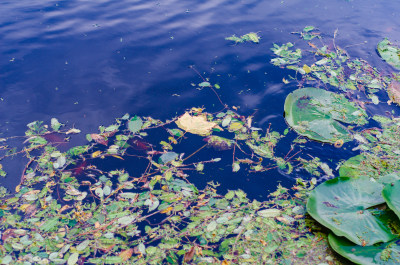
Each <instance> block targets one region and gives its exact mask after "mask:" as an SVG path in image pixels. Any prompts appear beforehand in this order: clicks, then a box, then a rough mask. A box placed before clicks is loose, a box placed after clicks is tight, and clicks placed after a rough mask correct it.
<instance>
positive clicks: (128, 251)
mask: <svg viewBox="0 0 400 265" xmlns="http://www.w3.org/2000/svg"><path fill="white" fill-rule="evenodd" d="M132 254H133V248H129V249H126V250H124V251H121V253H119V255H118V256H119V257H120V258H121V259H122V260H123V261H127V260H128V259H130V258H131V256H132Z"/></svg>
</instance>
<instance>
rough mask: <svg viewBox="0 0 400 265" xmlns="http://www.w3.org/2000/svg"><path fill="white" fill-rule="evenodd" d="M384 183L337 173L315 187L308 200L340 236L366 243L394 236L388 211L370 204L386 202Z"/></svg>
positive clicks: (315, 213)
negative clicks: (336, 176)
mask: <svg viewBox="0 0 400 265" xmlns="http://www.w3.org/2000/svg"><path fill="white" fill-rule="evenodd" d="M382 188H383V185H382V184H380V183H377V182H372V181H370V180H369V179H368V177H360V178H349V177H338V178H335V179H331V180H328V181H326V182H324V183H323V184H321V185H319V186H318V187H317V188H315V189H314V190H313V191H312V192H311V193H310V197H309V199H308V201H307V211H308V213H309V214H310V215H311V216H312V217H313V218H314V219H315V220H317V221H318V222H319V223H320V224H322V225H324V226H326V227H327V228H329V229H330V230H332V232H334V233H335V234H336V235H338V236H344V237H346V238H347V239H349V240H350V241H352V242H354V243H356V244H358V245H363V246H370V245H373V244H375V243H379V242H387V241H389V240H392V239H393V238H395V235H394V234H393V233H392V232H391V230H390V228H389V226H388V220H389V219H388V215H389V213H388V211H380V210H376V209H372V208H371V207H373V206H377V205H379V204H382V203H384V202H385V201H384V199H383V197H382V194H381V192H382Z"/></svg>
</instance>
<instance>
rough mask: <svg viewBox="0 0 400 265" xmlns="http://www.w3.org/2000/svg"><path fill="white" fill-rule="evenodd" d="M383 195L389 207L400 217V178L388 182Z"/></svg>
mask: <svg viewBox="0 0 400 265" xmlns="http://www.w3.org/2000/svg"><path fill="white" fill-rule="evenodd" d="M382 196H383V198H384V199H385V201H386V203H387V205H388V206H389V208H390V209H391V210H392V211H393V212H394V213H395V214H396V215H397V216H398V217H399V218H400V180H396V181H394V182H392V183H389V184H387V185H386V186H385V188H384V189H383V190H382Z"/></svg>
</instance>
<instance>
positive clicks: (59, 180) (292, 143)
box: [0, 26, 400, 265]
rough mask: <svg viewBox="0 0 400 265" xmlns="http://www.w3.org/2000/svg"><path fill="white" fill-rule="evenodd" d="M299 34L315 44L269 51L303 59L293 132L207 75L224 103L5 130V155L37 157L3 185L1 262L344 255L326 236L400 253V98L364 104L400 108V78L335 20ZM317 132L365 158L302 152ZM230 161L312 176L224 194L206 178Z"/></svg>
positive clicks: (263, 260) (368, 256) (370, 255)
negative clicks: (94, 124) (232, 102)
mask: <svg viewBox="0 0 400 265" xmlns="http://www.w3.org/2000/svg"><path fill="white" fill-rule="evenodd" d="M294 34H298V35H299V37H300V38H301V39H303V40H305V43H306V45H307V47H306V48H304V47H302V48H303V49H301V48H298V47H295V46H294V44H292V43H286V44H282V45H278V44H274V46H273V48H272V52H273V54H274V55H273V56H274V58H273V59H272V60H271V63H272V64H274V65H276V66H279V67H282V68H286V69H289V70H294V71H295V74H294V75H290V76H288V77H287V78H284V79H283V80H282V81H283V82H284V83H285V84H290V83H291V82H295V84H296V85H297V86H298V87H299V88H298V89H297V90H294V91H288V93H287V94H288V96H287V99H286V103H285V106H282V111H283V108H284V109H285V115H286V117H285V118H286V120H287V122H288V125H289V128H287V129H286V130H284V131H283V132H278V131H274V130H273V125H270V126H269V127H268V128H267V129H264V128H258V127H257V125H256V124H255V123H254V122H253V117H252V116H243V115H242V114H240V113H238V111H237V108H233V107H232V108H229V106H227V105H225V104H224V103H223V101H222V100H221V97H220V96H219V95H218V93H217V92H216V91H215V90H214V88H216V89H220V90H218V91H219V92H220V93H223V89H221V87H220V86H219V85H218V84H215V85H211V83H210V80H208V79H207V80H206V79H204V78H203V81H204V82H202V83H200V84H199V85H198V86H199V88H198V89H200V90H202V89H211V90H213V92H214V93H215V95H216V96H217V98H218V100H219V101H220V103H221V105H223V110H222V111H219V112H216V113H210V112H207V111H206V110H205V109H202V108H192V109H190V110H187V111H186V112H185V113H181V115H180V116H178V117H174V118H172V119H171V120H167V121H161V120H158V119H154V118H151V117H139V116H131V115H129V114H126V115H124V116H123V117H121V118H118V119H116V121H115V123H114V124H112V125H110V126H107V127H106V126H100V127H99V131H98V132H95V133H90V134H87V135H86V139H87V144H85V145H81V146H74V147H72V146H70V145H69V142H68V140H69V139H70V137H73V135H75V134H79V133H80V130H79V129H76V128H71V129H64V127H65V126H64V125H63V124H61V123H60V122H59V121H58V120H57V119H55V118H53V119H51V121H50V124H44V123H43V122H39V121H35V122H32V123H30V124H28V130H27V132H26V135H25V136H24V137H10V138H2V139H0V143H1V148H0V152H1V158H0V159H1V160H2V163H3V164H4V163H6V162H7V159H11V158H12V157H14V156H24V157H25V158H26V159H27V163H26V165H25V167H24V169H23V173H22V176H21V181H20V184H19V185H18V186H17V187H16V188H15V191H14V192H9V191H7V190H6V189H5V188H4V187H0V239H1V244H0V263H1V264H26V265H29V264H68V265H74V264H223V265H228V264H341V262H340V260H339V259H337V257H336V256H335V254H334V252H333V251H332V250H331V248H330V247H329V245H328V241H329V242H330V245H331V247H332V249H333V250H334V251H335V252H337V253H339V254H340V255H342V256H343V257H345V258H347V259H349V260H351V261H353V262H356V263H360V264H398V259H399V257H400V254H399V253H400V251H399V246H398V245H399V244H398V242H399V238H398V234H399V233H398V231H399V229H398V227H399V225H398V223H397V222H398V221H396V218H397V217H396V215H395V214H398V213H399V212H400V210H399V207H400V203H399V198H398V195H397V194H398V189H399V186H400V181H399V180H398V179H399V178H398V176H397V173H396V172H397V171H399V170H400V158H399V157H400V156H399V155H400V119H399V118H397V117H394V113H395V109H392V113H390V112H389V113H386V115H385V116H383V115H382V114H379V115H369V116H368V115H367V114H371V109H369V105H370V104H373V105H380V104H385V107H386V106H387V107H390V108H398V106H397V105H396V104H392V103H397V104H399V102H400V100H399V98H400V92H399V91H400V89H399V87H400V85H399V79H400V78H399V76H398V74H397V73H392V74H391V75H387V76H384V75H382V74H381V73H380V72H379V71H378V70H377V69H376V68H374V67H372V66H371V65H369V63H368V62H367V61H364V60H362V59H358V58H354V59H353V58H350V56H349V55H348V53H347V52H346V51H345V50H344V49H342V48H340V47H339V46H337V45H336V43H335V40H336V35H337V32H335V33H334V37H333V40H332V41H331V43H330V44H329V45H328V44H324V39H323V38H322V37H321V36H320V34H319V32H318V30H317V29H316V28H315V27H313V26H307V27H305V28H304V29H303V30H302V31H300V32H294ZM227 39H228V40H231V41H234V42H236V43H239V42H244V41H251V42H254V43H258V42H259V39H260V37H259V36H258V35H257V33H254V32H251V33H249V34H245V35H243V36H241V37H236V36H232V37H229V38H227ZM313 41H314V42H313ZM316 41H317V42H316ZM310 47H311V50H310ZM378 51H379V52H380V54H381V56H382V58H383V59H384V60H386V61H388V62H389V63H391V62H392V61H393V60H392V59H393V58H392V57H393V54H392V53H393V52H397V48H395V47H394V45H392V44H391V43H389V42H388V41H387V40H384V41H383V42H382V43H380V44H379V45H378ZM386 52H390V53H391V54H390V58H391V59H390V58H389V57H388V56H389V55H386V54H385V53H386ZM388 58H389V59H388ZM305 62H307V63H305ZM192 69H194V68H192ZM194 70H195V69H194ZM195 71H196V72H197V70H195ZM199 75H200V74H199ZM290 92H291V93H290ZM282 118H283V117H282ZM371 121H373V124H374V125H373V126H370V122H371ZM18 139H22V140H21V141H20V143H19V144H16V146H17V147H18V148H19V149H17V148H16V147H14V144H15V141H17V140H18ZM310 139H311V140H315V141H317V142H315V143H314V144H319V142H323V143H325V145H333V146H335V147H336V148H342V146H345V147H350V146H352V147H354V148H353V151H354V157H352V158H350V159H348V160H347V161H344V160H343V161H333V162H332V161H330V162H329V163H328V162H326V161H325V160H326V159H327V158H326V157H323V158H319V157H313V156H310V155H309V154H305V153H304V152H303V150H310V149H309V147H310V146H309V145H308V142H309V140H310ZM194 143H201V144H199V146H196V144H194ZM188 147H193V148H194V149H193V150H191V149H190V148H189V149H190V150H191V152H190V153H188V152H187V150H188ZM278 147H279V148H278ZM305 147H307V148H305ZM205 148H210V149H212V150H215V152H203V151H204V150H205ZM182 150H185V152H183V151H182ZM277 150H279V151H277ZM223 152H225V153H223ZM205 153H207V154H208V155H209V156H210V157H206V155H204V154H205ZM200 154H201V155H200ZM223 154H224V156H223V157H219V156H222V155H223ZM225 154H229V159H228V160H229V162H226V161H228V160H227V156H226V155H225ZM227 163H228V167H229V168H230V169H231V171H232V173H231V174H232V175H234V174H240V173H243V174H246V175H249V174H251V173H264V172H268V171H270V170H271V169H277V170H280V172H282V173H283V174H285V175H287V176H299V175H302V176H303V178H296V177H293V180H294V179H296V181H295V184H294V185H293V186H292V187H283V186H281V185H279V186H278V187H276V189H273V190H275V191H274V192H272V193H270V194H269V196H268V199H266V200H264V201H257V200H254V199H249V196H248V195H247V194H246V193H245V192H244V191H243V190H240V189H237V190H224V191H223V192H221V191H220V190H221V189H220V188H219V184H218V183H216V182H215V181H210V182H208V183H205V181H204V184H203V185H199V184H198V183H199V181H198V179H196V178H199V176H202V175H206V174H207V175H208V174H210V173H212V174H213V175H215V174H216V172H218V171H216V170H215V169H216V168H217V167H221V166H222V167H226V165H227ZM335 163H336V165H337V167H336V168H333V169H332V168H331V166H332V164H335ZM237 172H239V173H237ZM270 172H271V171H270ZM270 172H269V173H270ZM6 175H7V172H6V171H5V170H4V169H3V168H2V166H1V165H0V176H3V177H4V176H6ZM335 175H339V177H338V178H335V179H332V180H328V181H327V182H325V183H323V184H321V185H319V186H318V187H317V188H315V186H316V185H317V182H318V181H321V182H322V181H323V180H324V179H329V178H333V177H335ZM235 176H237V175H235ZM382 176H384V177H382ZM317 178H318V179H317ZM208 179H210V178H208ZM200 182H201V181H200ZM195 183H197V184H195ZM307 200H308V203H307ZM306 206H307V207H306ZM307 210H308V212H309V214H310V215H311V216H312V217H314V218H315V220H317V221H314V220H313V219H312V218H310V217H309V216H308V215H307ZM360 222H363V224H366V226H360ZM319 223H320V224H321V225H322V226H321V225H320V224H319ZM323 226H325V228H324V227H323ZM329 231H330V232H331V234H329V237H328V235H327V232H329ZM396 262H397V263H396Z"/></svg>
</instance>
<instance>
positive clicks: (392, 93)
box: [388, 81, 400, 105]
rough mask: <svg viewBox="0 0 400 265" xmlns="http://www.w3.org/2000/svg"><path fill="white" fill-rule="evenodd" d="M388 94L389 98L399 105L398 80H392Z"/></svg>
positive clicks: (399, 89) (399, 90) (399, 87)
mask: <svg viewBox="0 0 400 265" xmlns="http://www.w3.org/2000/svg"><path fill="white" fill-rule="evenodd" d="M388 95H389V98H390V99H391V100H392V101H393V102H394V103H396V104H397V105H400V83H399V82H397V81H392V82H391V83H390V84H389V86H388Z"/></svg>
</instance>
